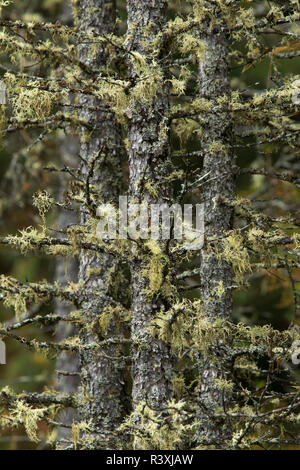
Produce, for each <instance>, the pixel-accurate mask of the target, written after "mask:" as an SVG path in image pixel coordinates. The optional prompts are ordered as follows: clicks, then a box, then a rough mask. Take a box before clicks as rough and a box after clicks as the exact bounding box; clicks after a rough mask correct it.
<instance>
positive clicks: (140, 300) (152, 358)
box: [127, 0, 172, 448]
mask: <svg viewBox="0 0 300 470" xmlns="http://www.w3.org/2000/svg"><path fill="white" fill-rule="evenodd" d="M127 11H128V33H129V35H130V36H129V37H130V41H129V43H128V47H130V50H131V51H132V52H138V53H140V54H142V55H143V53H144V52H145V51H144V48H145V47H147V46H146V44H147V42H148V43H149V42H150V41H151V40H153V38H154V37H155V36H156V35H157V33H159V32H160V31H161V29H162V27H163V26H164V24H165V22H166V14H167V2H166V1H165V0H156V1H155V2H154V1H149V0H128V2H127ZM161 53H163V51H161ZM131 75H132V80H133V81H134V80H135V78H136V76H137V75H136V71H135V67H134V61H133V63H132V67H131ZM159 87H160V84H157V93H156V96H154V97H153V99H151V100H150V101H149V102H147V103H145V102H141V101H139V100H138V99H137V100H136V101H135V102H134V104H133V106H132V110H131V113H132V115H131V118H130V128H129V141H130V150H129V170H130V176H129V179H130V182H129V194H130V197H131V201H132V202H133V201H134V202H135V203H142V202H147V203H148V204H151V203H156V204H161V203H166V202H168V203H170V201H171V198H172V193H171V190H170V184H169V183H167V182H166V179H165V178H166V176H167V175H168V174H169V173H170V158H169V157H170V148H169V133H168V131H167V132H166V133H163V132H160V131H161V130H162V129H163V128H164V127H166V126H167V113H168V110H169V86H168V84H167V81H166V80H165V77H164V83H163V84H162V87H161V89H159ZM150 186H151V187H153V188H155V191H153V192H151V191H149V187H150ZM134 245H135V244H134ZM159 245H160V250H161V255H166V256H167V243H163V242H162V241H159ZM147 254H148V255H149V252H148V253H147V249H146V248H145V246H140V245H136V246H134V248H133V255H134V262H133V263H132V270H131V282H132V322H131V334H132V364H133V365H132V381H133V390H132V400H133V409H134V410H135V409H137V407H138V405H139V404H140V403H141V402H142V403H147V405H148V406H150V407H151V408H152V409H154V410H155V411H156V412H159V411H160V410H162V409H163V408H164V407H166V406H167V402H168V400H169V399H170V398H171V396H172V387H171V379H172V360H171V357H170V351H169V347H168V346H167V345H166V344H164V343H163V342H162V341H160V340H158V339H155V338H153V337H152V336H151V334H150V332H149V326H150V324H151V321H152V320H153V318H155V316H156V315H157V314H158V312H160V311H161V310H165V309H167V308H168V301H167V300H166V299H165V298H164V296H163V295H162V293H161V291H160V289H157V291H156V292H152V293H151V294H149V293H146V291H147V290H148V291H149V290H150V291H151V285H150V283H149V278H148V277H147V275H145V274H143V273H144V272H145V271H147V269H148V268H149V259H148V258H147ZM150 256H151V255H150ZM167 270H168V266H166V267H165V270H164V275H165V274H166V272H167ZM163 282H164V279H162V283H163ZM136 423H137V424H139V420H138V419H137V420H136ZM135 445H136V446H137V448H139V445H140V443H139V442H138V441H137V442H136V444H135Z"/></svg>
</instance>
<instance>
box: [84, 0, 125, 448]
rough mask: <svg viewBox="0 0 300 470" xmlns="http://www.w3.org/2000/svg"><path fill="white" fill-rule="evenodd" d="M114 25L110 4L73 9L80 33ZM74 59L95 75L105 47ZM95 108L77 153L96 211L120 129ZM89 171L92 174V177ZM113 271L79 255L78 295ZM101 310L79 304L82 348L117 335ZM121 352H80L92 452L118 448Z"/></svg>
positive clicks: (97, 287) (89, 0)
mask: <svg viewBox="0 0 300 470" xmlns="http://www.w3.org/2000/svg"><path fill="white" fill-rule="evenodd" d="M115 19H116V9H115V2H114V1H113V2H112V1H111V0H84V1H82V2H79V4H78V26H79V28H80V30H81V31H82V32H83V33H91V32H94V33H95V34H98V35H100V36H102V35H104V34H109V33H112V32H114V29H115ZM79 58H80V60H81V62H83V63H84V64H86V65H88V66H89V67H92V68H93V69H98V70H99V72H100V71H101V69H102V68H103V67H105V64H106V62H107V58H108V55H107V52H106V43H98V44H97V50H96V52H95V50H92V47H91V45H89V44H81V45H80V46H79ZM100 104H101V107H102V108H103V103H100V102H99V101H98V100H96V99H95V98H93V97H89V96H86V95H85V96H84V97H82V99H81V105H82V106H83V111H82V113H81V118H83V119H86V121H87V122H88V124H89V125H90V126H92V127H93V129H94V130H93V131H92V133H91V134H89V135H85V136H84V137H85V138H82V139H81V148H80V153H81V157H82V158H83V159H84V160H85V162H86V163H84V164H83V165H82V169H81V170H82V175H83V178H84V179H85V180H87V178H88V175H89V176H90V178H89V187H90V197H91V201H92V203H93V204H94V205H95V206H97V205H98V204H99V203H100V202H103V201H105V202H108V201H110V202H113V201H116V198H117V196H118V194H119V191H120V185H121V182H122V168H121V165H122V163H121V159H122V152H123V145H122V137H121V131H120V128H119V126H118V124H117V122H116V121H115V119H114V118H113V115H112V113H111V112H105V111H101V110H99V111H98V110H97V111H91V110H89V109H88V108H89V107H95V106H96V107H97V106H99V105H100ZM107 111H109V109H108V108H107ZM99 152H100V153H99ZM93 166H94V171H93V172H91V168H92V167H93ZM101 199H102V200H101ZM89 218H90V216H89V214H88V211H87V209H86V208H83V211H82V216H81V223H82V224H83V225H84V224H87V222H88V221H89ZM114 267H115V260H114V258H113V257H112V256H111V255H109V254H103V255H102V256H101V258H100V257H99V256H98V255H97V254H91V253H87V252H84V253H82V254H81V256H80V268H79V280H80V281H81V282H82V283H83V289H87V288H88V289H93V290H94V291H95V292H96V291H98V292H101V293H103V294H107V293H108V277H109V274H110V272H111V270H112V269H113V268H114ZM93 270H94V272H93ZM106 305H107V302H106V301H105V300H102V299H101V300H99V297H97V296H95V297H92V298H91V299H90V300H89V302H84V303H83V304H82V306H81V309H82V312H83V316H84V318H85V319H86V322H87V325H93V328H92V331H91V329H89V328H88V329H86V330H85V329H83V330H81V332H80V336H81V339H82V342H84V343H85V344H89V343H93V342H94V343H97V344H98V343H99V342H101V341H103V340H105V339H108V338H111V337H113V336H117V335H118V334H119V335H120V329H118V326H117V325H118V322H119V321H120V319H119V318H115V317H114V316H113V315H112V317H111V319H110V321H109V325H108V327H107V330H106V331H103V330H101V329H100V328H99V320H100V319H101V315H102V314H103V310H104V308H105V306H106ZM121 348H122V346H120V345H117V344H113V343H111V344H109V345H107V346H103V347H102V348H101V349H100V350H99V349H97V350H96V351H95V350H89V351H86V350H85V351H83V352H82V353H81V354H80V362H81V379H82V387H83V389H84V393H85V394H88V396H89V398H90V400H89V401H87V402H86V403H85V404H83V405H82V406H81V407H80V410H79V413H80V417H81V419H82V420H84V421H89V420H92V426H93V429H94V430H95V432H96V433H95V436H94V437H96V436H97V443H96V447H97V448H115V446H116V445H117V444H116V441H115V438H114V431H115V430H116V429H117V428H118V426H119V425H120V424H121V422H122V420H123V417H124V413H125V410H124V407H125V391H124V363H123V362H122V361H121V360H114V359H112V358H113V357H116V356H119V355H120V350H121ZM107 436H109V437H107ZM89 437H90V436H89Z"/></svg>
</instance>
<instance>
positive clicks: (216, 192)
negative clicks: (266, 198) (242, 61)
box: [198, 2, 235, 445]
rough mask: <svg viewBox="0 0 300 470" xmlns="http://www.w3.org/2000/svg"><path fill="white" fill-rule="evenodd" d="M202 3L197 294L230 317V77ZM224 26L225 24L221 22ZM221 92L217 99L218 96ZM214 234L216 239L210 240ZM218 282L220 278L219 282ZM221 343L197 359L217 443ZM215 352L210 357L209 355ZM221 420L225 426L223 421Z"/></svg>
mask: <svg viewBox="0 0 300 470" xmlns="http://www.w3.org/2000/svg"><path fill="white" fill-rule="evenodd" d="M206 7H207V8H208V9H209V11H210V13H212V15H213V16H212V17H213V18H217V19H218V21H219V24H218V25H216V26H213V27H211V26H209V21H208V20H207V23H204V25H203V28H202V29H203V30H204V31H205V32H204V33H202V34H201V39H202V40H203V41H204V43H205V45H206V52H205V55H204V58H203V60H202V61H200V62H199V78H198V81H199V94H200V96H201V97H202V98H205V99H207V100H209V101H211V102H212V104H213V106H212V108H211V110H210V112H209V113H208V115H207V116H206V118H205V122H204V123H203V135H202V151H203V155H204V161H203V175H206V174H208V176H207V178H206V179H207V180H209V181H208V182H207V183H204V184H203V185H202V194H203V200H204V219H205V220H204V223H205V245H204V247H203V249H202V250H201V266H200V276H201V280H202V282H201V284H202V288H201V300H202V305H203V312H204V315H205V316H206V317H208V318H209V320H210V321H212V322H214V321H215V320H216V319H218V318H224V319H228V320H230V319H231V315H232V267H231V265H230V264H229V263H227V262H226V261H225V260H222V259H220V257H219V256H217V251H218V248H219V250H220V249H221V245H220V243H221V239H222V237H224V234H225V233H226V232H227V231H228V230H230V229H231V228H232V223H233V211H232V208H231V207H230V206H229V205H227V204H226V200H231V199H232V198H233V197H234V191H235V190H234V188H235V185H234V176H233V175H234V172H233V164H234V161H233V147H232V127H231V122H232V120H231V115H230V110H229V103H230V96H231V95H230V81H229V73H230V68H229V63H228V44H227V39H226V36H225V33H224V32H222V29H223V28H222V27H223V26H225V22H223V18H222V12H221V10H220V8H219V7H218V6H217V5H215V4H211V3H210V2H206ZM224 29H225V28H224ZM220 97H224V98H225V99H224V101H223V103H222V104H220V103H219V102H218V98H220ZM214 143H218V144H220V146H219V148H220V151H217V152H216V151H214V150H213V148H214V145H213V144H214ZM212 240H215V241H212ZM220 283H221V284H220ZM220 285H222V286H223V288H224V293H223V294H222V295H218V294H217V291H216V288H217V287H218V286H220ZM225 353H226V345H224V344H221V343H220V342H216V343H215V344H214V345H213V346H212V349H211V351H210V354H209V359H207V360H204V359H203V358H202V359H201V360H200V381H201V385H200V399H201V402H202V404H204V406H205V408H203V407H202V408H201V412H200V422H201V421H202V423H203V425H201V426H200V436H201V437H202V438H205V440H207V441H212V442H215V443H217V444H219V445H221V444H222V441H224V440H226V439H230V431H229V429H228V428H227V427H226V426H225V424H224V423H223V422H222V421H218V420H214V419H211V417H210V416H211V415H212V414H213V413H214V412H215V410H216V409H217V408H218V407H222V408H223V407H225V408H226V404H228V401H229V397H228V396H226V395H224V393H223V391H222V390H220V388H218V387H217V383H216V379H226V373H225V372H224V366H225V364H224V357H225V355H226V354H225ZM212 358H214V362H213V360H212ZM224 426H225V427H224Z"/></svg>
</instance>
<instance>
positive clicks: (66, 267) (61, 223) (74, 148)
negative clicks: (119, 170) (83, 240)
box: [55, 2, 80, 448]
mask: <svg viewBox="0 0 300 470" xmlns="http://www.w3.org/2000/svg"><path fill="white" fill-rule="evenodd" d="M61 21H62V23H63V24H69V25H72V23H73V18H72V9H71V6H70V5H69V3H68V2H66V3H65V4H64V5H63V12H62V18H61ZM59 150H60V161H61V166H63V165H66V166H69V167H76V166H77V165H78V151H79V148H78V139H76V138H75V137H72V136H71V135H70V134H68V135H64V136H63V138H62V141H61V143H60V144H59ZM66 183H67V178H66V176H65V173H61V174H60V178H59V185H60V186H59V194H58V199H59V200H60V201H62V199H63V194H64V191H65V189H66ZM75 224H78V214H77V213H75V212H72V211H68V210H63V209H60V211H59V216H58V224H57V225H58V226H57V229H58V230H61V231H63V230H65V229H67V228H68V227H70V226H72V225H75ZM55 280H56V281H57V282H58V283H59V284H64V283H66V282H67V280H68V281H69V282H74V283H76V282H77V281H78V259H77V257H76V258H75V257H74V258H73V257H72V258H71V259H70V260H69V262H67V263H66V261H65V260H64V259H63V258H58V259H57V261H56V266H55ZM71 310H72V307H70V306H69V305H67V304H66V303H65V302H61V301H60V300H58V299H56V301H55V311H56V313H57V314H58V315H61V316H65V317H68V315H69V313H70V312H71ZM72 336H76V328H75V327H74V325H72V324H71V323H67V322H63V321H62V322H59V323H58V325H57V328H56V340H57V341H58V342H59V341H63V340H64V339H66V338H69V337H72ZM56 368H57V370H58V371H63V372H66V373H67V374H71V375H67V374H66V375H65V374H58V375H57V378H56V380H57V382H56V388H57V390H58V391H59V392H60V393H66V394H69V395H71V394H75V393H76V392H77V390H78V386H79V383H80V379H79V376H78V375H74V374H78V372H79V358H78V354H76V353H70V352H69V353H68V352H62V353H61V354H60V355H59V356H58V360H57V364H56ZM76 417H77V413H76V410H75V409H74V408H67V409H66V410H64V411H63V412H62V413H61V414H60V416H59V422H60V423H62V424H63V426H61V427H59V428H58V433H57V434H58V445H59V447H60V448H61V447H64V446H66V445H67V444H66V443H64V441H65V440H66V441H67V440H68V439H69V438H70V428H69V427H68V426H70V425H72V423H73V422H75V421H76ZM60 441H61V442H60Z"/></svg>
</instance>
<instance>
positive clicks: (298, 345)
mask: <svg viewBox="0 0 300 470" xmlns="http://www.w3.org/2000/svg"><path fill="white" fill-rule="evenodd" d="M291 357H292V363H293V364H294V365H295V366H298V365H299V364H300V340H296V341H294V342H293V344H292V356H291Z"/></svg>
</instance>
